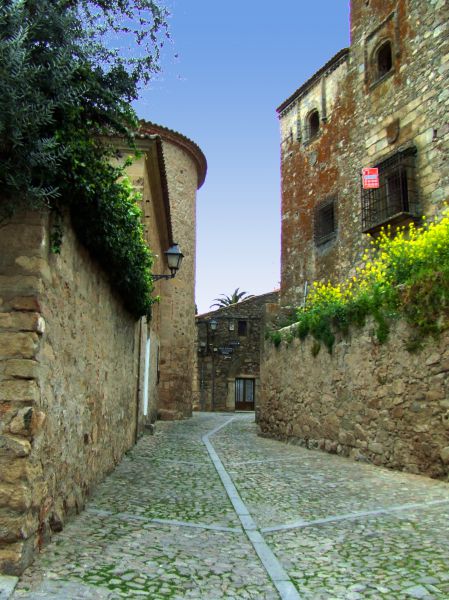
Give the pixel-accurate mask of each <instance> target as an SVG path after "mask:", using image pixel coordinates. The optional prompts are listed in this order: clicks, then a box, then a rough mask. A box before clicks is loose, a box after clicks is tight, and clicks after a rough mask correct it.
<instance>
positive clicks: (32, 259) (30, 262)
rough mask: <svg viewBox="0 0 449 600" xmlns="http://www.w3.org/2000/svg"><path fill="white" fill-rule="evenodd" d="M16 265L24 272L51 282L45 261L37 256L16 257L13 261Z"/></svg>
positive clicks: (48, 268)
mask: <svg viewBox="0 0 449 600" xmlns="http://www.w3.org/2000/svg"><path fill="white" fill-rule="evenodd" d="M15 262H16V264H17V265H19V266H20V267H22V269H23V270H24V271H27V272H28V273H31V274H33V275H37V276H40V277H43V278H44V279H45V280H47V281H51V271H50V267H49V265H48V262H47V260H45V259H44V258H40V257H38V256H18V257H17V258H16V260H15Z"/></svg>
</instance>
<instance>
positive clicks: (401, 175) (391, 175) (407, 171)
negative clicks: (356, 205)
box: [362, 147, 419, 233]
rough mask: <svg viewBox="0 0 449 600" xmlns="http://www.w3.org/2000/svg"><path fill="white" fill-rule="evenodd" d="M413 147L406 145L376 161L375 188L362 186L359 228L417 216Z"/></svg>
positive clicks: (367, 230) (373, 227) (370, 230)
mask: <svg viewBox="0 0 449 600" xmlns="http://www.w3.org/2000/svg"><path fill="white" fill-rule="evenodd" d="M415 155H416V148H415V147H412V148H407V149H406V150H403V151H402V152H398V153H397V154H395V155H394V156H392V157H390V158H389V159H387V160H385V161H383V162H381V163H379V164H378V165H376V166H377V168H378V169H379V188H378V189H368V190H364V189H362V231H363V232H364V233H373V232H374V231H375V230H376V229H379V228H380V227H381V226H382V225H386V224H388V223H391V224H393V223H399V222H401V221H404V220H409V219H413V218H417V217H419V203H418V194H417V188H416V178H415Z"/></svg>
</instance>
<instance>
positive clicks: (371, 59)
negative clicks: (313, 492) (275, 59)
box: [260, 0, 449, 477]
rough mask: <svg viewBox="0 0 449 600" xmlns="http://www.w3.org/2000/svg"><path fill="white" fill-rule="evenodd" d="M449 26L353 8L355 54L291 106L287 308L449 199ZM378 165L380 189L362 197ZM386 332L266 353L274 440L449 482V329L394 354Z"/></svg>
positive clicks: (372, 6)
mask: <svg viewBox="0 0 449 600" xmlns="http://www.w3.org/2000/svg"><path fill="white" fill-rule="evenodd" d="M448 17H449V5H448V2H447V0H429V1H427V2H422V1H421V0H351V44H350V48H347V49H343V50H341V51H340V52H338V53H337V54H336V55H335V56H334V57H333V58H332V59H331V60H330V61H329V62H328V63H327V64H325V65H324V66H323V67H322V68H321V69H319V70H318V71H317V72H316V73H315V74H314V75H313V76H312V77H311V78H310V79H309V80H308V81H306V82H305V83H304V84H303V85H301V86H300V87H299V88H298V89H297V90H296V91H295V92H294V93H293V94H292V95H291V96H290V97H289V98H288V99H287V100H285V101H284V102H283V103H282V104H281V105H280V106H279V108H278V113H279V119H280V126H281V166H282V257H281V294H280V306H281V308H282V309H283V310H285V311H287V310H288V308H289V307H294V306H298V305H301V304H302V302H303V301H304V298H305V296H306V294H307V290H308V288H309V286H310V284H311V283H312V282H314V281H315V280H324V281H326V280H329V279H330V280H332V281H334V282H336V281H339V280H343V279H346V278H347V277H348V276H351V275H353V274H354V269H355V267H356V266H357V264H360V262H361V260H362V259H361V257H362V255H363V250H364V249H365V247H366V246H367V244H368V242H369V240H370V238H371V236H375V235H376V234H377V233H378V231H379V229H380V227H381V226H383V225H388V224H390V225H391V227H392V230H393V231H394V228H395V226H397V225H402V224H406V223H408V222H410V221H418V222H419V219H420V217H421V215H429V216H432V215H435V214H438V212H439V211H440V210H441V209H442V206H443V203H444V201H445V200H448V199H449V167H448V162H447V161H448V154H449V123H448V119H447V114H448V109H449V88H448V73H449V35H448V33H449V31H448V30H449V18H448ZM364 168H377V169H378V173H379V187H378V188H377V189H366V190H365V189H362V184H361V179H362V177H361V175H362V169H364ZM278 308H279V307H278ZM283 310H281V311H280V312H281V314H282V312H283ZM278 315H279V311H278V313H276V311H273V310H271V313H269V314H268V315H267V318H268V319H270V320H273V321H276V319H277V318H278ZM372 331H373V323H369V322H368V323H367V324H366V325H365V327H363V328H362V329H360V330H351V332H350V336H348V337H344V338H343V337H342V336H341V335H337V336H336V341H335V344H334V347H333V351H332V354H329V353H327V352H326V351H325V350H321V352H319V354H318V355H317V352H318V349H317V347H316V343H315V342H314V340H311V339H309V338H307V339H306V340H304V341H300V340H298V339H294V338H293V336H290V345H288V344H284V343H283V344H281V346H280V347H279V348H275V347H274V346H273V345H270V344H269V343H267V344H265V347H264V348H263V354H262V363H261V399H260V426H261V431H262V433H263V434H264V435H270V436H273V437H278V438H282V439H294V440H296V441H298V443H301V444H303V445H305V446H307V447H309V448H320V449H323V450H326V451H329V452H337V453H339V454H342V455H345V456H351V457H353V458H356V459H358V460H365V461H371V462H373V463H375V464H378V465H380V464H382V465H386V466H389V467H392V468H396V469H405V470H408V471H412V472H415V473H424V474H427V475H431V476H437V477H447V474H448V469H449V446H448V444H447V431H448V427H449V403H448V400H447V398H448V397H449V377H448V373H449V363H448V359H449V349H448V342H449V336H448V335H447V332H445V334H444V335H442V336H441V339H439V340H433V341H432V342H431V343H429V344H428V345H427V346H425V347H424V348H423V349H422V350H420V351H419V352H417V353H416V354H414V355H412V354H410V353H409V352H408V351H407V349H406V342H407V339H409V337H410V334H411V332H410V330H409V328H408V327H407V326H406V324H405V323H403V322H398V323H395V324H394V326H392V331H391V334H390V338H389V340H388V343H386V344H384V345H382V346H380V345H379V344H378V343H377V341H376V339H374V336H373V333H372ZM286 333H287V336H288V333H289V332H286Z"/></svg>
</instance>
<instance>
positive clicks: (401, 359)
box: [259, 322, 449, 478]
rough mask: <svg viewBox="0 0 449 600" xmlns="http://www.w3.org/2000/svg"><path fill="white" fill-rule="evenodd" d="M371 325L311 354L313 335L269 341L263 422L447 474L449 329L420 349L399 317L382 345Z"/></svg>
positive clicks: (286, 433)
mask: <svg viewBox="0 0 449 600" xmlns="http://www.w3.org/2000/svg"><path fill="white" fill-rule="evenodd" d="M373 329H374V327H373V326H372V325H366V327H365V328H364V329H363V330H356V331H353V332H352V335H351V336H350V338H349V339H343V338H341V337H340V338H338V339H337V341H336V344H335V346H334V350H333V353H332V355H330V354H329V353H328V352H327V351H326V350H325V349H324V348H322V349H321V350H320V352H319V353H318V355H317V356H315V357H314V356H313V355H312V346H313V343H314V342H313V340H312V339H310V337H309V338H307V339H306V340H305V341H300V340H299V339H297V338H295V339H294V340H293V342H292V343H291V344H290V345H286V343H285V342H283V343H282V344H281V346H280V347H279V348H275V347H274V345H272V344H271V342H266V344H265V348H264V352H263V357H262V365H261V397H260V421H259V423H260V428H261V432H262V434H263V435H266V436H270V437H274V438H277V439H282V440H292V441H294V442H296V443H300V444H301V445H304V446H306V447H308V448H313V449H321V450H326V451H328V452H334V453H338V454H341V455H343V456H349V457H351V458H353V459H355V460H362V461H367V462H372V463H374V464H376V465H384V466H387V467H391V468H394V469H400V470H404V471H410V472H412V473H421V474H424V475H429V476H431V477H442V478H444V477H447V476H448V473H449V332H448V331H446V332H445V334H444V335H442V336H441V339H440V340H438V341H435V340H429V341H428V342H427V343H426V345H425V347H424V348H423V349H422V350H421V351H420V352H417V353H409V352H408V351H407V350H406V348H405V346H406V341H407V339H408V337H409V335H410V331H409V330H408V328H407V326H405V325H404V324H403V323H400V322H399V323H396V324H395V325H394V326H393V327H392V330H391V333H390V337H389V341H388V342H387V343H386V344H384V345H379V344H378V343H377V342H376V340H375V338H374V335H373V331H372V330H373Z"/></svg>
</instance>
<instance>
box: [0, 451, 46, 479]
mask: <svg viewBox="0 0 449 600" xmlns="http://www.w3.org/2000/svg"><path fill="white" fill-rule="evenodd" d="M41 476H42V465H41V463H37V462H36V463H34V462H32V461H30V460H28V459H27V458H14V457H8V456H3V455H2V456H0V481H4V482H6V483H17V482H18V481H21V480H22V481H25V482H31V481H34V480H36V479H38V478H39V477H41Z"/></svg>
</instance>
